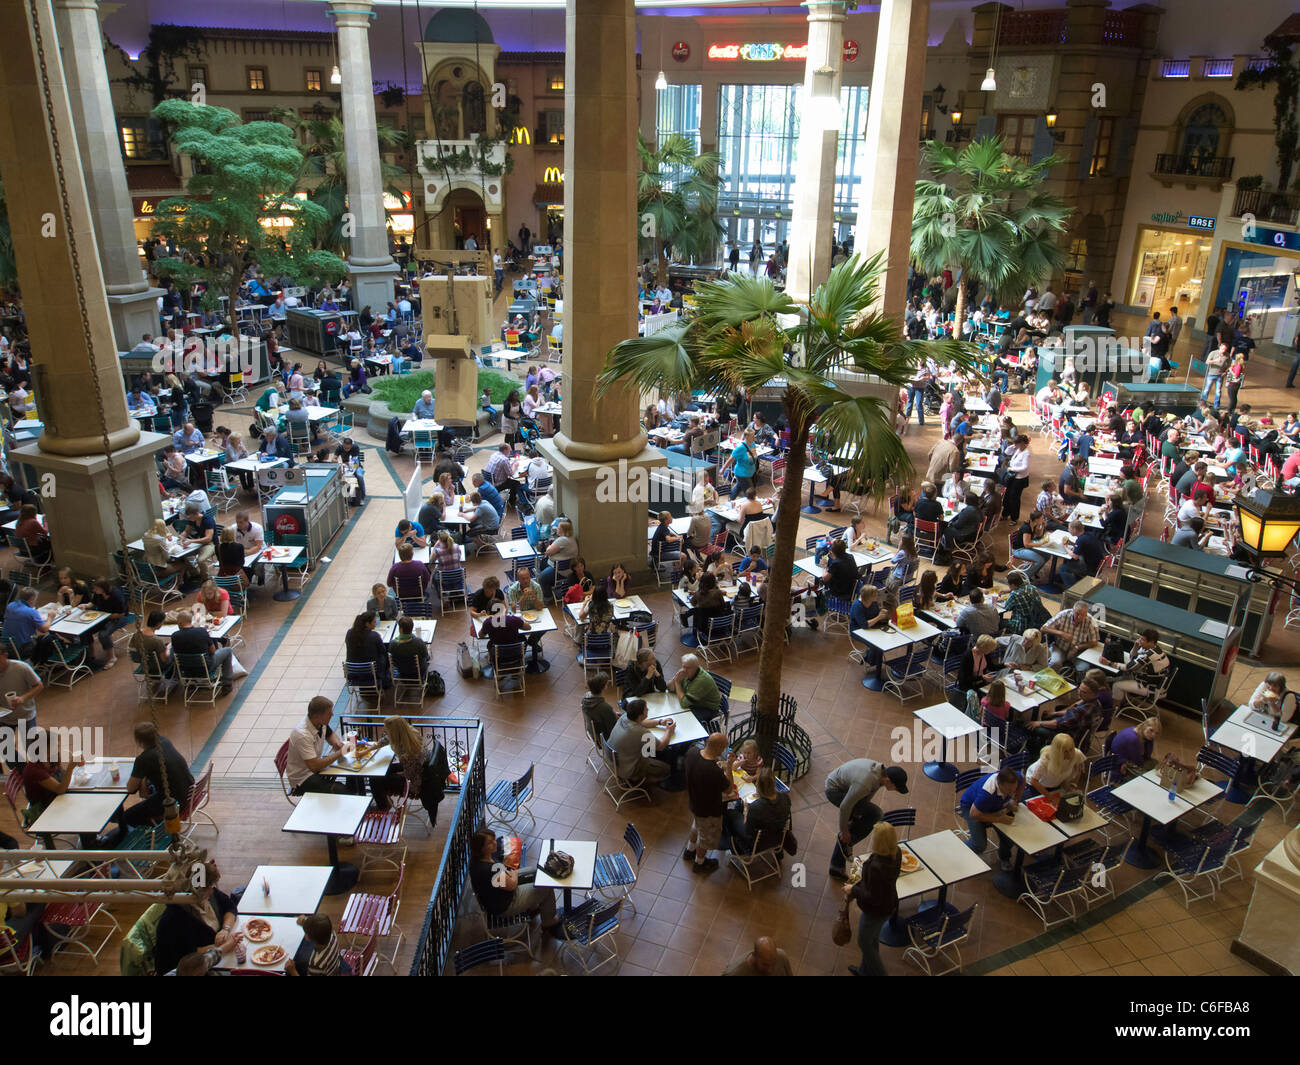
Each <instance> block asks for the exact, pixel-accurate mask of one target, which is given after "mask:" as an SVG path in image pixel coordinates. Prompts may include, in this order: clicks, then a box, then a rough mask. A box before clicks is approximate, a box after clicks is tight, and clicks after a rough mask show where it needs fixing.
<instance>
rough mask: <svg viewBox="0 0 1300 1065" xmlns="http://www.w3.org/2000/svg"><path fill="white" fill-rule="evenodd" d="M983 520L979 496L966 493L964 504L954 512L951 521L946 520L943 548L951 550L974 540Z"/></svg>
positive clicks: (942, 541)
mask: <svg viewBox="0 0 1300 1065" xmlns="http://www.w3.org/2000/svg"><path fill="white" fill-rule="evenodd" d="M983 520H984V515H983V514H982V513H981V511H980V500H979V496H977V495H975V494H974V493H973V492H971V493H968V494H967V496H966V502H965V505H964V506H963V507H962V508H961V510H959V511H958V512H957V513H956V515H955V516H954V517H953V519H952V521H950V522H948V526H947V528H945V529H944V531H943V538H942V540H941V543H942V546H943V548H944V550H946V551H951V550H952V549H953V548H955V547H959V546H961V545H963V544H969V543H971V542H972V541H974V539H975V537H976V536H978V535H979V531H980V524H981V523H982V522H983Z"/></svg>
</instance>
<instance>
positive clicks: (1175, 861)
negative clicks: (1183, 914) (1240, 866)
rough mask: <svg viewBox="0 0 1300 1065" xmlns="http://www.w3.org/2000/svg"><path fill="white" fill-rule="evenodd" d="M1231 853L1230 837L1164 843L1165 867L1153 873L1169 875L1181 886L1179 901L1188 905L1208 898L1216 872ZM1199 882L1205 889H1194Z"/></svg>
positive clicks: (1215, 886) (1215, 882)
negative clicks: (1181, 894) (1181, 897)
mask: <svg viewBox="0 0 1300 1065" xmlns="http://www.w3.org/2000/svg"><path fill="white" fill-rule="evenodd" d="M1231 854H1232V837H1231V836H1218V837H1216V838H1214V839H1212V840H1209V841H1202V840H1197V839H1191V840H1186V841H1173V840H1171V841H1170V842H1169V843H1166V844H1165V866H1166V869H1165V870H1164V871H1162V872H1159V873H1157V874H1156V876H1168V877H1172V878H1173V880H1174V882H1175V883H1176V884H1177V885H1178V887H1179V888H1180V889H1181V890H1182V893H1183V904H1184V905H1185V906H1187V908H1188V909H1191V905H1192V902H1193V901H1195V900H1197V899H1212V898H1214V897H1215V895H1216V894H1217V893H1218V890H1219V875H1220V874H1221V873H1222V872H1223V869H1224V867H1225V866H1226V865H1227V864H1228V858H1229V857H1230V856H1231ZM1198 886H1203V887H1205V888H1206V890H1201V891H1198V890H1197V887H1198Z"/></svg>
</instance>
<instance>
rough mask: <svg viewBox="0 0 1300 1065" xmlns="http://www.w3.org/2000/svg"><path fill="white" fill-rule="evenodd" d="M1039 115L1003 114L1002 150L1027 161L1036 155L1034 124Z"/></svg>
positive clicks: (1001, 128)
mask: <svg viewBox="0 0 1300 1065" xmlns="http://www.w3.org/2000/svg"><path fill="white" fill-rule="evenodd" d="M1037 121H1038V116H1037V115H1003V116H1002V117H1001V119H1000V123H999V124H1000V132H1001V134H1002V150H1003V151H1004V152H1006V153H1007V155H1015V156H1019V157H1020V158H1021V159H1023V160H1024V161H1025V162H1026V163H1028V162H1029V161H1030V160H1032V159H1033V157H1034V125H1035V124H1036V123H1037Z"/></svg>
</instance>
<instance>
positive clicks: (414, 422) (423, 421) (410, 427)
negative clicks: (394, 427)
mask: <svg viewBox="0 0 1300 1065" xmlns="http://www.w3.org/2000/svg"><path fill="white" fill-rule="evenodd" d="M441 429H442V426H441V425H439V424H438V423H437V422H436V421H434V420H433V419H432V418H407V419H406V422H405V423H404V424H403V425H402V432H403V433H414V432H421V433H425V432H428V433H436V432H439V431H440V430H441Z"/></svg>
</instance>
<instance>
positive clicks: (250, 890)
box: [239, 865, 333, 917]
mask: <svg viewBox="0 0 1300 1065" xmlns="http://www.w3.org/2000/svg"><path fill="white" fill-rule="evenodd" d="M332 871H333V870H331V869H330V867H329V866H328V865H259V866H258V867H257V868H256V869H254V870H253V875H252V876H250V877H249V878H248V887H247V889H246V890H245V891H244V897H243V898H242V899H240V900H239V913H240V915H241V916H243V915H245V914H261V915H264V916H265V915H279V916H283V917H297V916H298V914H300V913H315V912H316V911H317V910H318V909H319V908H320V900H321V898H322V896H324V894H325V889H326V888H327V887H328V886H329V879H330V873H331V872H332ZM263 881H265V882H266V884H267V885H269V886H270V888H271V890H270V891H269V892H266V891H264V890H263V887H262V884H263Z"/></svg>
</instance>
